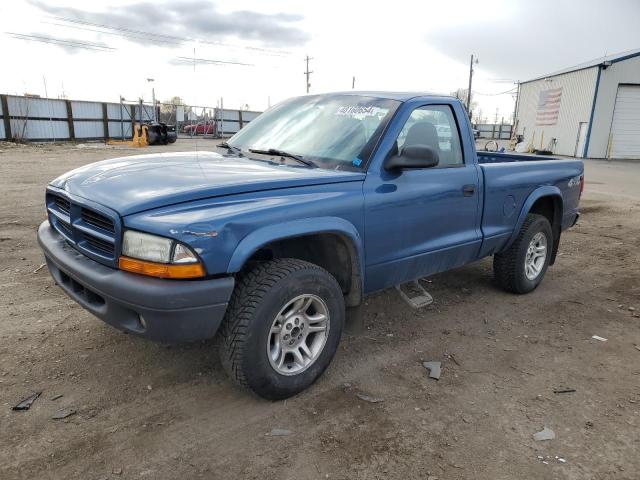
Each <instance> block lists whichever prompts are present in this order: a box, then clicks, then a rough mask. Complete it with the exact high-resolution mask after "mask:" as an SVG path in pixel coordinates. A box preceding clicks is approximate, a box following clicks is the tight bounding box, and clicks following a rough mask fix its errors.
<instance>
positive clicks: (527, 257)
mask: <svg viewBox="0 0 640 480" xmlns="http://www.w3.org/2000/svg"><path fill="white" fill-rule="evenodd" d="M552 248H553V233H552V231H551V224H550V223H549V220H547V218H546V217H544V216H542V215H537V214H533V213H530V214H529V215H527V218H526V219H525V221H524V223H523V225H522V228H520V232H519V233H518V237H517V238H516V240H515V241H514V242H513V244H512V245H511V246H510V247H509V248H508V249H507V250H505V251H504V252H501V253H496V254H495V255H494V257H493V274H494V277H495V279H496V282H497V283H498V284H499V285H500V286H501V287H502V288H504V289H505V290H507V291H509V292H513V293H528V292H531V291H532V290H534V289H535V288H536V287H537V286H538V285H539V284H540V282H541V281H542V279H543V277H544V274H545V273H546V271H547V268H548V267H549V261H550V259H551V250H552Z"/></svg>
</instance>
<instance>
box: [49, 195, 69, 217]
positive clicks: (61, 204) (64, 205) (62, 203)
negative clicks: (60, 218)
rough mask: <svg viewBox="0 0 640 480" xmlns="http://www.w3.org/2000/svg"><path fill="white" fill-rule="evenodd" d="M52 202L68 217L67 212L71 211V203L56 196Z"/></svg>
mask: <svg viewBox="0 0 640 480" xmlns="http://www.w3.org/2000/svg"><path fill="white" fill-rule="evenodd" d="M53 202H54V203H55V206H56V207H58V209H59V210H60V211H62V212H64V213H66V214H67V215H69V212H70V210H71V203H70V202H69V200H67V199H66V198H62V197H57V196H56V197H53Z"/></svg>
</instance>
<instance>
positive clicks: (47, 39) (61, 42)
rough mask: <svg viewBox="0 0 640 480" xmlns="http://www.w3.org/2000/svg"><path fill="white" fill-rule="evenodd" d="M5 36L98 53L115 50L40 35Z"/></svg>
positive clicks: (16, 34) (9, 33) (13, 34)
mask: <svg viewBox="0 0 640 480" xmlns="http://www.w3.org/2000/svg"><path fill="white" fill-rule="evenodd" d="M4 33H5V34H7V35H11V36H12V37H13V38H16V39H18V40H26V41H33V42H41V43H50V44H53V45H60V46H63V47H72V48H84V49H86V50H95V51H99V52H106V51H115V50H117V49H116V48H113V47H109V46H107V45H103V44H100V43H91V42H80V41H77V40H64V39H62V38H55V37H44V36H40V35H27V34H24V33H15V32H4Z"/></svg>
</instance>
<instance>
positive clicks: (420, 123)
mask: <svg viewBox="0 0 640 480" xmlns="http://www.w3.org/2000/svg"><path fill="white" fill-rule="evenodd" d="M397 143H398V151H399V152H402V149H403V148H404V147H406V146H407V145H418V144H421V145H428V146H430V147H432V148H433V149H434V150H435V151H436V152H438V154H439V156H440V163H439V166H444V167H447V166H455V165H462V164H463V163H464V160H463V157H462V148H461V147H460V132H459V131H458V125H457V124H456V121H455V118H454V116H453V111H452V110H451V107H450V106H448V105H427V106H424V107H419V108H416V109H415V110H414V111H413V112H411V116H410V117H409V119H408V120H407V123H405V125H404V127H402V131H401V132H400V135H398V139H397Z"/></svg>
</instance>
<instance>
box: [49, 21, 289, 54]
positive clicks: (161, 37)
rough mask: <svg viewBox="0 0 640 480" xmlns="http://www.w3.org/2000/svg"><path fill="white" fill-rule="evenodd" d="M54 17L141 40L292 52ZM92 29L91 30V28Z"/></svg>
mask: <svg viewBox="0 0 640 480" xmlns="http://www.w3.org/2000/svg"><path fill="white" fill-rule="evenodd" d="M50 18H53V19H54V20H57V21H61V22H65V23H73V24H79V25H85V26H89V27H97V28H102V29H107V30H115V31H116V32H121V34H120V35H119V36H122V37H129V38H137V39H140V40H147V39H148V40H153V41H157V42H161V43H169V44H174V45H182V44H183V43H185V42H199V43H204V44H207V45H218V46H223V47H231V48H242V49H245V50H251V51H256V52H260V53H268V54H271V55H274V56H286V55H290V54H291V52H287V51H283V50H274V49H269V48H263V47H252V46H248V45H236V44H231V43H225V42H220V41H218V40H207V39H203V38H197V37H181V36H177V35H167V34H163V33H154V32H148V31H144V30H137V29H132V28H126V27H115V26H112V25H107V24H104V23H96V22H89V21H87V20H80V19H77V18H69V17H55V16H54V17H50ZM59 26H61V27H68V28H78V27H73V26H71V25H59ZM89 31H91V30H89ZM98 33H107V34H111V35H117V34H116V33H112V32H99V31H98Z"/></svg>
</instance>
